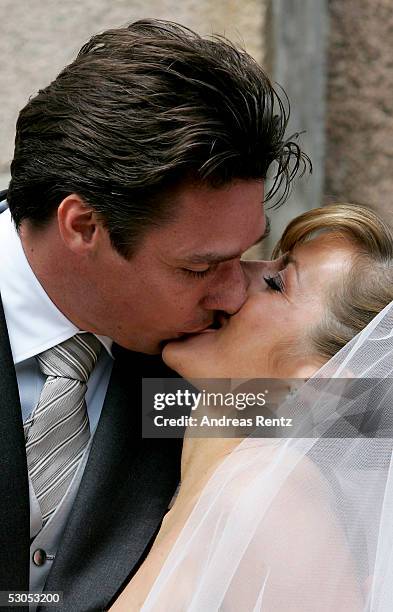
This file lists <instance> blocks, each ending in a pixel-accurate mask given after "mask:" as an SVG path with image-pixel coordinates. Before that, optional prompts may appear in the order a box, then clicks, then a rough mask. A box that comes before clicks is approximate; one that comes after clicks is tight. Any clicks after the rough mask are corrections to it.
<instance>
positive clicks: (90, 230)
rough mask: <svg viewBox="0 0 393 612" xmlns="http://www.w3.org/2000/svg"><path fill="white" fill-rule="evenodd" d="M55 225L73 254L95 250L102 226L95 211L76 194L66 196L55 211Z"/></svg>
mask: <svg viewBox="0 0 393 612" xmlns="http://www.w3.org/2000/svg"><path fill="white" fill-rule="evenodd" d="M57 223H58V228H59V233H60V236H61V238H62V240H63V242H64V244H65V245H66V246H67V247H68V248H69V249H70V250H72V251H74V252H75V253H86V252H87V251H91V250H95V248H96V245H97V239H98V234H99V233H100V230H101V229H102V224H101V223H100V222H99V221H98V219H97V215H96V213H95V211H94V210H93V209H92V208H91V207H90V206H88V205H87V204H86V203H85V202H84V201H83V200H82V198H81V197H80V196H78V195H77V194H76V193H72V194H70V195H68V196H67V197H66V198H64V200H63V201H62V202H61V203H60V205H59V207H58V209H57Z"/></svg>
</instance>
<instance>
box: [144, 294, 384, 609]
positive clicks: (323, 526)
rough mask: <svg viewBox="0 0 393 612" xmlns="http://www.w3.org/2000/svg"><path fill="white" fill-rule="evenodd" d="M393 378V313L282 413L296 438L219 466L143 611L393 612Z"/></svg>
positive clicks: (256, 447) (251, 442) (254, 441)
mask: <svg viewBox="0 0 393 612" xmlns="http://www.w3.org/2000/svg"><path fill="white" fill-rule="evenodd" d="M392 374H393V303H392V304H390V305H389V306H388V307H386V308H385V310H384V311H383V312H382V313H380V314H379V315H378V316H377V317H376V318H375V319H374V320H373V321H372V322H371V323H370V324H369V325H368V327H367V328H366V329H365V330H363V332H362V333H361V334H359V335H358V336H357V337H356V338H354V339H353V340H352V341H351V342H350V343H349V344H348V345H347V346H346V347H345V348H344V349H343V350H342V351H340V353H338V354H337V355H336V356H335V357H334V358H333V359H331V360H330V361H329V363H328V364H326V365H325V366H324V367H323V368H322V369H321V370H320V371H319V372H318V373H317V374H316V375H315V377H313V378H312V379H310V380H309V381H308V382H307V383H305V385H304V386H303V387H302V388H301V389H300V390H299V392H298V393H297V395H296V396H295V397H292V398H290V399H288V400H287V401H286V402H285V404H283V406H282V407H281V408H280V412H282V413H285V414H286V415H292V416H293V417H295V420H296V423H297V428H298V429H297V431H296V432H293V437H291V438H286V439H266V438H265V439H260V438H252V437H250V438H247V439H245V440H243V441H242V442H241V443H240V444H239V446H238V447H236V449H235V450H234V451H233V452H232V453H231V454H230V455H229V456H228V457H227V458H226V459H225V460H224V462H223V463H222V464H221V465H220V466H219V468H218V469H217V470H216V472H215V473H214V474H213V476H212V478H211V479H210V481H209V482H208V484H207V485H206V487H205V488H204V490H203V492H202V495H201V497H200V498H199V500H198V502H197V504H196V506H195V507H194V509H193V511H192V513H191V515H190V517H189V519H188V521H187V523H186V525H185V527H184V528H183V530H182V531H181V533H180V535H179V537H178V539H177V541H176V543H175V545H174V547H173V548H172V550H171V552H170V554H169V556H168V557H167V559H166V561H165V563H164V565H163V567H162V569H161V572H160V573H159V575H158V577H157V579H156V581H155V583H154V585H153V587H152V589H151V591H150V594H149V595H148V597H147V599H146V601H145V603H144V605H143V607H142V611H143V612H153V611H154V612H157V611H159V612H165V611H168V612H169V611H170V612H180V611H181V612H184V611H187V612H201V611H203V612H213V611H218V610H220V611H224V612H239V611H240V610H241V611H242V612H249V611H250V612H256V611H263V612H328V611H329V612H330V611H333V610H334V611H335V612H341V611H342V612H344V611H345V612H355V611H356V612H359V611H363V612H365V611H367V612H391V610H393V470H392V449H393V407H392V404H393V376H392ZM343 378H345V379H346V380H341V379H343ZM299 415H300V417H301V418H299Z"/></svg>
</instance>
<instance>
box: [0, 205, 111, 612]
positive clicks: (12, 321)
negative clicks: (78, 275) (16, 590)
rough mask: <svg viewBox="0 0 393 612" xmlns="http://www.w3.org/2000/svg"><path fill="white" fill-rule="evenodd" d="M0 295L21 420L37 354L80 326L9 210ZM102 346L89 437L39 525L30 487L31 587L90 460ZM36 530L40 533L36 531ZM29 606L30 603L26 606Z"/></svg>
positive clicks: (104, 364) (103, 366)
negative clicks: (54, 296) (47, 283)
mask: <svg viewBox="0 0 393 612" xmlns="http://www.w3.org/2000/svg"><path fill="white" fill-rule="evenodd" d="M0 294H1V299H2V302H3V308H4V314H5V319H6V323H7V328H8V334H9V338H10V344H11V350H12V356H13V360H14V365H15V370H16V377H17V382H18V389H19V396H20V400H21V407H22V418H23V422H24V421H25V420H26V419H27V417H28V416H29V415H30V413H31V412H32V410H33V409H34V407H35V406H36V404H37V402H38V400H39V397H40V394H41V390H42V387H43V386H44V383H45V380H46V377H45V375H43V374H42V372H41V370H40V369H39V367H38V363H37V360H36V359H35V356H36V355H38V354H39V353H41V352H42V351H45V350H46V349H49V348H51V347H53V346H55V345H56V344H59V343H60V342H63V341H64V340H67V339H68V338H71V337H72V336H74V335H75V334H77V333H80V332H81V331H83V330H79V329H78V328H77V327H75V325H73V323H71V322H70V321H69V320H68V319H67V318H66V317H65V316H64V315H63V314H62V313H61V312H60V311H59V310H58V308H57V307H56V306H55V304H54V303H53V302H52V301H51V300H50V298H49V296H48V295H47V294H46V292H45V291H44V289H43V287H42V285H41V284H40V282H39V281H38V279H37V278H36V276H35V275H34V273H33V270H32V269H31V267H30V265H29V262H28V261H27V258H26V256H25V253H24V250H23V247H22V243H21V241H20V238H19V236H18V233H17V231H16V229H15V226H14V223H13V221H12V219H11V214H10V212H9V210H6V211H5V212H3V213H2V214H0ZM97 338H98V339H99V340H100V342H101V343H102V344H103V346H104V347H105V350H102V351H101V353H100V356H99V359H98V361H97V364H96V366H95V368H94V370H93V372H92V374H91V375H90V378H89V380H88V383H87V392H86V405H87V412H88V415H89V421H90V430H91V438H90V441H89V444H88V446H87V448H86V451H85V454H84V455H83V458H82V461H81V463H80V465H79V467H78V470H77V472H76V474H75V476H74V478H73V480H72V482H71V483H70V486H69V489H68V491H67V493H66V495H65V496H64V498H63V500H62V502H61V503H60V505H59V506H58V508H57V510H56V512H55V513H54V514H53V515H52V517H51V518H50V519H49V521H48V522H47V523H46V525H45V526H44V528H43V529H41V525H42V519H41V511H40V507H39V504H38V502H37V499H36V497H35V494H34V489H33V487H32V484H31V481H30V479H29V487H30V537H31V538H33V541H32V545H31V550H30V590H34V591H41V590H42V589H43V587H44V584H45V580H46V578H47V575H48V573H49V570H50V568H51V565H52V563H53V559H54V557H55V555H56V551H57V548H58V545H59V542H60V540H61V535H62V533H63V531H64V527H65V525H66V522H67V519H68V516H69V512H70V510H71V508H72V504H73V501H74V499H75V496H76V493H77V491H78V487H79V483H80V480H81V478H82V475H83V471H84V468H85V465H86V462H87V459H88V455H89V452H90V447H91V443H92V439H93V436H94V432H95V430H96V427H97V424H98V421H99V418H100V415H101V410H102V406H103V402H104V398H105V395H106V391H107V388H108V383H109V378H110V374H111V371H112V364H113V358H112V355H111V347H112V340H111V339H110V338H107V337H105V336H97ZM37 534H38V535H37ZM37 549H42V550H44V551H45V553H46V555H47V559H46V561H45V563H44V564H43V565H40V566H37V565H36V564H35V563H34V562H33V558H32V557H33V554H34V552H35V551H36V550H37ZM30 609H31V610H33V609H34V607H31V608H30Z"/></svg>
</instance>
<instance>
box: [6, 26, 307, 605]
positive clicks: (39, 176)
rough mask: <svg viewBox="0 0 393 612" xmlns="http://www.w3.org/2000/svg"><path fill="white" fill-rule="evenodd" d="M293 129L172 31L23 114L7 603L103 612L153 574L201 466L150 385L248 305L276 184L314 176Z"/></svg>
mask: <svg viewBox="0 0 393 612" xmlns="http://www.w3.org/2000/svg"><path fill="white" fill-rule="evenodd" d="M277 102H279V104H278V105H277V109H274V108H273V106H275V105H276V103H277ZM276 110H277V112H278V114H277V115H275V112H276ZM286 121H287V118H286V115H285V112H284V110H283V106H282V104H280V101H279V99H278V98H277V96H276V94H275V92H274V91H273V89H272V86H271V85H270V83H269V81H268V79H267V77H266V76H265V74H264V73H263V72H262V70H261V69H260V68H259V67H258V65H257V64H256V63H255V62H254V61H253V60H252V59H251V58H250V57H249V56H248V55H247V54H246V53H244V52H243V51H239V50H237V49H235V48H234V47H233V46H232V45H231V44H230V43H229V42H228V41H226V40H224V39H217V40H204V39H202V38H201V37H199V36H197V35H196V34H194V33H193V32H191V31H189V30H187V29H185V28H182V27H180V26H177V25H175V24H170V23H167V22H162V21H154V20H151V21H150V20H146V21H140V22H137V23H134V24H132V25H131V26H129V27H128V28H121V29H117V30H110V31H107V32H104V33H103V34H99V35H97V36H95V37H93V38H92V39H91V40H90V41H89V42H88V43H87V44H86V45H85V46H84V47H83V48H82V49H81V51H80V53H79V54H78V56H77V58H76V59H75V61H74V62H73V63H72V64H70V65H69V66H68V67H66V68H65V69H64V70H63V71H62V72H61V73H60V74H59V76H58V77H57V78H56V79H55V81H53V83H51V84H50V85H49V86H48V87H47V88H46V89H44V90H42V91H40V92H39V93H38V94H37V95H36V96H35V97H34V98H32V99H31V100H30V101H29V102H28V104H27V105H26V106H25V108H24V109H23V110H22V111H21V113H20V116H19V119H18V123H17V134H16V141H15V155H14V159H13V162H12V166H11V175H12V178H11V182H10V186H9V189H8V193H7V201H8V206H9V210H7V211H5V212H4V213H3V214H2V215H1V216H0V257H1V262H2V267H1V271H0V291H1V298H2V306H3V308H2V309H1V323H0V329H1V331H0V360H1V371H2V377H1V382H0V391H1V395H0V398H1V399H0V401H1V402H2V406H1V409H0V414H1V420H2V422H1V451H0V452H1V472H0V487H1V499H2V511H1V521H0V543H1V547H0V568H1V570H0V572H1V577H0V590H7V591H20V590H28V589H30V590H31V591H42V590H44V591H45V592H46V591H62V592H63V593H64V603H63V606H62V607H61V609H62V610H69V611H71V610H72V611H73V612H76V611H86V610H101V609H104V608H105V607H107V606H108V605H109V602H110V601H111V600H112V599H113V598H114V597H115V595H116V593H117V592H118V591H119V590H120V588H121V586H122V584H123V583H124V582H126V581H127V580H129V579H130V577H131V576H132V575H133V573H135V572H136V571H137V569H138V566H139V565H140V563H141V562H142V560H143V558H144V556H145V555H146V554H147V552H148V550H149V547H150V545H151V543H152V539H153V538H154V535H155V533H156V531H157V529H158V527H159V525H160V522H161V520H162V518H163V516H164V514H165V512H166V510H167V507H168V504H169V502H170V500H171V498H172V496H173V493H174V491H175V489H176V486H177V484H178V480H179V458H180V450H181V449H180V445H179V444H178V443H177V441H170V440H148V439H141V434H140V380H141V377H142V376H166V375H170V371H169V370H167V369H166V368H165V367H164V366H163V364H162V362H161V360H160V359H159V353H160V350H161V348H162V346H163V343H165V341H168V340H169V339H172V338H178V337H180V336H182V335H185V334H190V333H195V332H198V331H200V330H202V329H204V328H206V327H208V326H210V325H212V324H213V323H214V320H215V315H216V313H217V312H225V313H227V314H233V313H235V312H236V311H237V310H239V308H240V307H241V306H242V304H243V303H244V301H245V298H246V290H247V279H246V276H245V274H244V270H243V267H242V264H241V262H240V258H241V255H242V254H243V253H244V251H246V250H247V249H248V248H249V247H251V246H252V245H253V244H255V243H256V242H258V241H259V240H261V239H262V238H263V237H264V235H265V233H266V225H265V218H264V215H263V201H264V193H263V185H264V182H263V181H264V179H265V177H266V173H267V170H268V168H269V167H270V165H271V163H272V162H273V161H276V162H278V164H279V165H278V172H277V181H278V183H279V182H280V181H281V179H282V181H284V183H285V186H288V185H289V182H290V180H291V178H292V175H293V174H294V173H295V172H292V175H291V170H290V163H291V161H292V160H291V158H292V157H294V158H295V162H297V163H296V164H295V166H298V165H299V163H300V162H302V159H303V157H302V153H301V152H300V150H299V149H298V147H297V145H295V144H294V143H291V142H289V141H287V140H285V136H284V132H285V128H286ZM3 309H4V313H3ZM143 354H145V355H143ZM155 355H156V356H155ZM29 502H30V503H29ZM32 609H34V608H32ZM37 609H39V610H46V609H47V607H46V606H45V604H43V603H41V604H40V605H38V607H37ZM48 609H50V608H48Z"/></svg>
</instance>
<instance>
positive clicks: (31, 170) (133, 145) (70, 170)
mask: <svg viewBox="0 0 393 612" xmlns="http://www.w3.org/2000/svg"><path fill="white" fill-rule="evenodd" d="M287 122H288V112H287V110H286V106H285V104H284V102H283V101H282V100H281V98H280V97H279V95H278V94H277V93H276V91H275V90H274V88H273V86H272V84H271V83H270V81H269V79H268V77H267V76H266V74H265V73H264V71H263V70H262V69H261V68H260V66H259V65H258V64H257V62H256V61H255V60H254V59H253V58H252V57H250V56H249V55H248V54H247V53H246V52H245V51H244V50H242V49H238V48H236V47H235V46H234V45H233V44H232V43H231V42H230V41H228V40H227V39H225V38H224V37H217V36H216V37H212V38H209V39H205V38H202V37H201V36H199V35H198V34H196V33H194V32H192V31H191V30H189V29H187V28H185V27H182V26H180V25H177V24H174V23H170V22H167V21H159V20H142V21H137V22H135V23H133V24H131V25H130V26H128V27H125V28H119V29H113V30H108V31H106V32H104V33H102V34H97V35H96V36H93V37H92V38H91V40H90V41H89V42H88V43H86V44H85V45H84V46H83V47H82V49H81V50H80V52H79V54H78V56H77V57H76V59H75V60H74V61H73V62H72V63H71V64H70V65H69V66H67V67H66V68H65V69H64V70H63V71H62V72H61V73H60V74H59V75H58V77H57V78H56V79H55V80H54V81H53V82H52V83H51V84H50V85H49V86H48V87H46V88H45V89H42V90H40V91H39V92H38V94H37V95H36V96H35V97H33V98H32V99H30V100H29V102H28V103H27V105H26V106H25V107H24V108H23V109H22V111H21V113H20V115H19V118H18V122H17V130H16V139H15V155H14V159H13V162H12V164H11V177H12V178H11V182H10V186H9V190H8V203H9V207H10V210H11V213H12V216H13V219H14V221H15V223H16V225H17V227H19V225H20V223H21V222H22V221H23V220H24V219H29V220H30V221H31V222H32V223H33V224H34V225H36V226H44V225H45V224H46V223H47V222H48V221H49V220H50V219H51V217H53V214H54V212H55V210H56V209H57V207H58V206H59V204H60V202H61V201H62V200H63V199H64V198H65V197H66V196H67V195H69V194H71V193H76V194H78V195H79V196H80V197H81V198H82V199H83V201H84V202H86V204H88V205H89V206H91V207H92V208H93V209H94V210H95V211H96V212H97V214H98V215H99V216H100V218H101V219H102V221H103V223H104V224H105V226H106V227H107V229H108V231H109V235H110V238H111V241H112V244H113V246H114V247H115V248H116V249H117V250H118V251H119V253H121V254H122V255H123V256H124V257H127V258H128V257H130V256H131V255H132V253H133V251H134V250H135V248H136V246H137V244H138V241H139V239H140V238H141V236H143V234H144V231H145V230H146V229H147V228H149V227H151V226H152V225H157V224H160V223H164V222H165V221H166V220H168V219H170V218H172V216H174V214H175V208H176V206H175V202H176V199H175V197H174V194H175V193H176V190H177V189H178V188H179V186H181V185H182V184H183V182H185V181H186V180H191V181H195V182H203V183H204V184H207V185H209V186H212V187H219V186H222V185H226V184H228V183H230V182H231V181H233V180H236V179H246V180H252V179H265V178H266V174H267V170H268V168H269V166H270V165H271V164H272V162H274V161H275V162H276V163H277V169H276V173H275V177H276V178H275V181H274V184H273V188H272V190H271V192H270V194H268V197H270V196H271V195H272V192H277V189H278V187H280V192H281V194H282V197H283V198H285V196H286V195H287V194H288V191H289V187H290V183H291V181H292V179H293V177H294V176H295V175H296V174H297V172H298V170H299V169H304V167H305V165H306V164H307V162H308V158H307V156H305V155H304V153H302V151H301V150H300V148H299V146H298V145H297V144H296V142H294V141H293V140H291V139H290V138H289V139H286V136H285V129H286V126H287Z"/></svg>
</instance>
